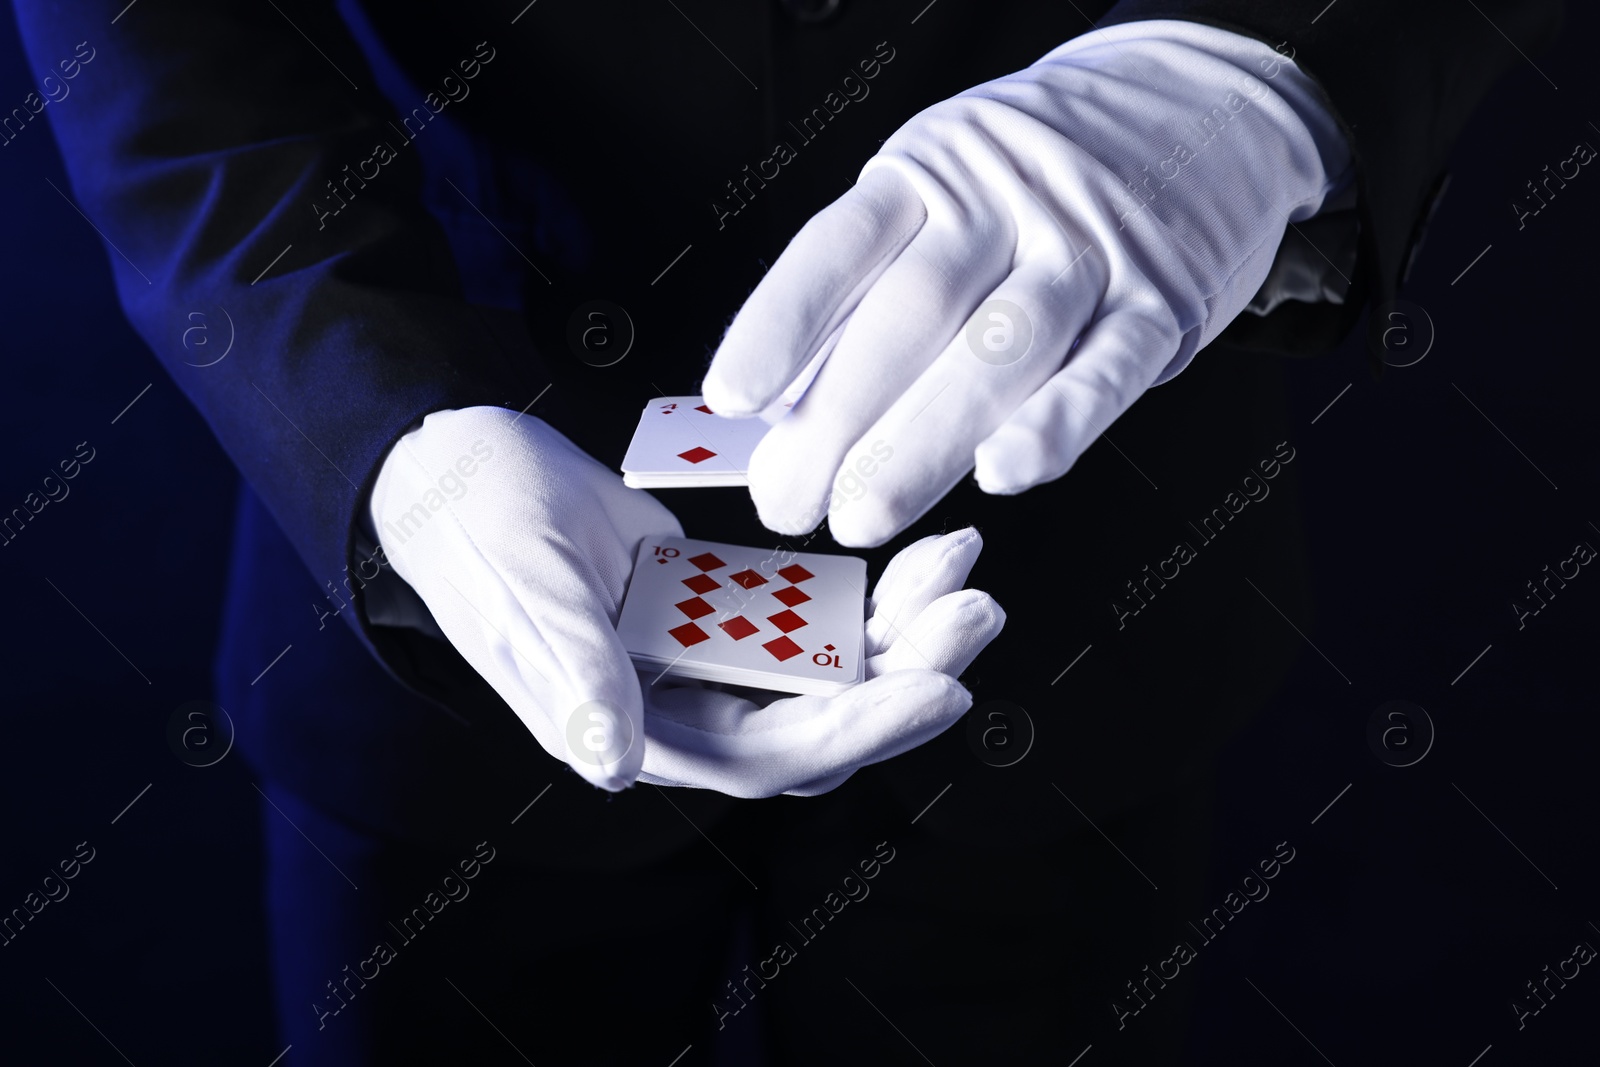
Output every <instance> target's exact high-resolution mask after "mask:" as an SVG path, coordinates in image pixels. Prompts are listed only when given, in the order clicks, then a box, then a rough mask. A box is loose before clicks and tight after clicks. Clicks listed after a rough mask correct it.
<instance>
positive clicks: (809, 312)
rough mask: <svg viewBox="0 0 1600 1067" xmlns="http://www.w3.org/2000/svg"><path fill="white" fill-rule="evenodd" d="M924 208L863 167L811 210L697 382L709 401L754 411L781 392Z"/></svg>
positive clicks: (723, 410)
mask: <svg viewBox="0 0 1600 1067" xmlns="http://www.w3.org/2000/svg"><path fill="white" fill-rule="evenodd" d="M926 218H927V212H926V210H925V209H924V208H923V205H922V201H921V200H920V199H919V198H918V197H917V195H916V193H915V192H914V191H913V190H912V188H911V185H910V183H908V182H907V181H906V180H905V179H904V178H902V177H901V176H900V175H898V174H895V173H893V172H886V173H884V174H876V173H875V174H872V175H870V176H863V178H862V179H861V180H860V181H858V182H857V183H856V184H855V185H854V186H852V187H851V188H850V190H849V191H848V192H846V193H845V194H844V195H843V196H841V197H840V198H839V199H838V200H835V201H834V202H833V203H832V204H830V205H829V206H828V207H826V208H824V209H823V210H822V211H820V212H818V213H817V214H816V215H814V216H813V217H812V218H811V220H810V221H809V222H807V223H806V224H805V225H804V226H803V227H801V229H800V232H799V233H797V234H796V235H795V237H794V240H792V241H790V242H789V246H788V247H787V248H786V249H784V251H783V254H782V255H781V256H779V257H778V260H777V262H776V263H774V264H773V265H772V269H771V270H770V271H768V272H767V275H766V277H764V278H762V279H761V283H760V284H759V285H757V286H756V288H755V291H754V292H752V293H751V294H750V297H749V299H748V300H746V301H745V304H744V306H743V307H742V308H740V309H739V313H738V315H737V316H735V317H734V320H733V323H732V324H731V325H730V326H729V327H728V332H727V334H726V335H725V336H724V337H723V339H722V344H721V345H719V346H718V347H717V353H716V356H715V357H714V358H713V359H712V361H711V367H710V369H709V370H708V371H707V372H706V377H705V381H704V383H703V384H702V385H701V387H700V388H701V392H702V394H703V395H704V396H705V400H706V404H707V406H709V407H710V408H711V409H712V410H713V411H716V412H718V413H719V414H724V415H732V416H748V415H754V414H755V413H756V412H758V411H760V410H761V409H762V408H764V407H766V406H767V405H768V404H770V403H772V402H773V401H774V400H776V399H777V398H778V396H779V395H780V394H781V393H782V392H783V390H784V387H785V386H787V385H788V384H789V383H790V382H791V381H793V380H794V378H795V377H796V376H797V375H798V374H799V373H800V371H801V370H802V369H803V368H804V367H805V366H806V364H807V363H808V362H809V361H810V360H811V358H812V356H814V355H815V354H816V353H817V350H818V349H819V348H820V347H821V346H822V344H823V342H824V340H826V338H827V337H828V335H829V334H830V333H832V332H833V331H834V330H835V329H836V328H837V327H838V326H839V324H840V323H842V322H843V321H844V320H845V318H846V317H847V316H848V315H849V314H850V312H851V310H852V309H853V308H854V307H855V306H856V303H857V302H858V301H859V300H860V299H861V296H862V294H863V293H865V292H866V291H867V290H868V289H869V288H870V287H871V286H872V284H873V282H874V281H876V280H877V278H878V276H879V275H880V274H881V273H882V272H883V270H884V269H885V268H886V267H888V265H889V264H890V262H892V261H893V259H894V257H895V255H896V254H897V253H899V252H900V250H901V249H903V248H904V247H905V246H906V245H907V244H908V243H909V242H910V241H911V239H912V238H913V237H914V236H916V233H917V230H918V229H919V228H920V227H921V226H922V223H923V221H924V220H925V219H926Z"/></svg>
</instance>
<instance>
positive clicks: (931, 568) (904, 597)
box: [865, 526, 983, 661]
mask: <svg viewBox="0 0 1600 1067" xmlns="http://www.w3.org/2000/svg"><path fill="white" fill-rule="evenodd" d="M982 551H983V535H981V534H980V533H978V531H977V530H975V529H973V528H972V527H971V526H968V527H965V528H964V529H960V530H955V531H953V532H951V533H946V534H929V535H928V536H927V537H924V538H922V539H921V540H919V541H914V542H912V543H911V544H909V545H907V546H906V547H905V548H902V549H901V550H900V551H899V552H896V553H895V554H894V557H893V558H892V559H890V560H889V564H888V566H886V567H884V569H883V574H882V576H881V577H879V579H878V584H877V585H875V586H873V588H872V596H871V597H870V598H869V599H868V601H867V626H866V647H865V654H866V656H867V658H868V660H869V661H870V659H871V658H872V657H873V656H876V655H877V654H878V653H880V652H882V651H883V650H884V649H886V648H888V647H889V645H890V643H891V642H892V641H893V640H894V635H895V632H896V631H895V628H896V627H904V626H908V625H910V624H911V621H912V620H913V619H915V618H916V617H917V615H918V614H920V613H921V612H922V610H923V609H924V608H926V607H927V606H928V605H929V604H931V603H933V602H934V601H935V600H937V599H939V598H940V597H942V596H944V595H945V594H946V593H953V592H955V591H956V590H957V589H960V588H961V587H962V586H964V585H966V584H967V575H968V574H970V573H971V572H972V565H973V564H974V563H976V562H977V561H978V554H979V553H980V552H982Z"/></svg>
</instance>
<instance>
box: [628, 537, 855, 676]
mask: <svg viewBox="0 0 1600 1067" xmlns="http://www.w3.org/2000/svg"><path fill="white" fill-rule="evenodd" d="M866 580H867V564H866V561H865V560H861V559H857V558H855V557H853V556H825V555H820V554H818V553H814V552H791V551H787V550H778V549H770V548H767V549H763V548H746V547H742V546H739V545H727V544H720V543H718V542H714V541H695V540H691V539H689V538H682V537H664V538H654V539H651V538H647V539H646V540H645V541H643V542H642V543H641V544H640V546H639V552H638V555H637V557H636V558H635V560H634V568H633V577H632V579H631V580H630V582H629V583H628V593H627V597H626V599H625V600H624V601H623V604H622V617H621V619H620V620H619V622H618V624H617V633H618V635H619V636H620V637H621V638H622V645H623V647H624V648H626V649H627V650H628V654H629V655H630V656H631V657H632V658H633V661H634V663H635V664H637V665H638V666H640V667H641V668H645V669H652V670H660V671H663V672H665V673H668V674H674V675H678V676H681V677H685V678H698V679H701V680H703V681H713V682H731V683H735V684H738V685H748V686H754V687H756V688H759V689H772V690H776V691H778V692H783V693H811V694H820V695H828V694H832V693H837V692H840V691H841V690H843V689H845V688H847V687H849V686H850V685H853V684H855V683H856V682H859V681H861V680H862V678H863V677H864V676H865V663H864V660H863V657H862V629H863V625H864V612H865V605H866Z"/></svg>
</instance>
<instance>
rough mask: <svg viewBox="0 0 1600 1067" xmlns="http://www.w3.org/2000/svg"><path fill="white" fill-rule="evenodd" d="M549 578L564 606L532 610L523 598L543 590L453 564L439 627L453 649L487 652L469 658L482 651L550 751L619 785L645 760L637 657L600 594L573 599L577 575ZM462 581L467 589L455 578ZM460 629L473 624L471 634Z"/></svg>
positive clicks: (486, 669) (599, 782)
mask: <svg viewBox="0 0 1600 1067" xmlns="http://www.w3.org/2000/svg"><path fill="white" fill-rule="evenodd" d="M551 577H552V578H553V579H554V582H553V584H554V585H555V586H556V587H557V589H558V590H559V592H556V593H555V596H557V597H560V598H561V599H563V600H567V601H569V602H568V603H567V604H566V605H565V606H566V608H567V609H568V610H564V611H559V612H550V611H538V610H537V609H536V610H534V611H530V610H529V608H528V606H526V605H525V603H524V597H528V598H529V599H537V596H538V595H541V594H532V595H531V596H530V593H529V592H528V591H518V590H515V589H513V588H512V586H511V585H510V584H508V583H507V582H506V580H505V579H504V578H503V577H502V576H501V575H500V574H499V573H498V571H497V570H496V569H495V568H493V567H492V566H490V565H488V564H487V562H485V563H484V564H483V565H482V566H478V567H472V568H471V569H470V570H466V569H462V570H458V571H456V580H452V579H451V578H449V577H446V576H444V575H442V574H441V575H440V578H441V579H442V580H443V581H444V582H445V584H446V585H447V586H448V587H449V592H447V593H444V594H443V595H444V596H446V597H451V598H453V599H454V601H455V608H456V610H447V611H445V612H443V613H442V614H444V615H445V616H448V618H449V620H450V623H449V624H448V625H447V624H446V622H445V620H444V619H443V618H441V619H440V624H441V628H442V629H443V630H444V632H445V636H446V637H449V638H450V641H451V643H452V644H453V645H455V647H456V648H457V649H469V648H477V649H482V650H483V660H484V661H483V662H481V663H480V662H473V661H474V660H476V659H477V658H478V657H476V656H474V657H469V662H472V665H473V667H474V668H475V669H477V671H478V672H479V673H480V674H481V675H483V677H484V679H485V680H486V681H488V682H489V684H490V685H491V686H493V687H494V690H495V692H497V693H499V694H500V696H501V697H502V698H504V699H505V701H506V703H507V704H509V705H510V706H511V709H512V710H513V711H514V712H516V714H517V717H518V718H519V719H521V720H522V722H523V724H524V725H525V726H527V727H528V730H529V732H531V733H532V734H533V735H534V739H535V740H536V741H537V742H538V743H539V745H540V746H541V747H542V748H544V750H545V751H546V752H549V753H550V754H551V755H554V756H556V757H558V758H560V759H563V760H565V761H566V762H567V764H568V765H569V766H571V767H572V769H573V770H575V771H577V772H578V773H579V774H580V775H582V776H583V777H584V779H586V780H587V781H589V782H590V783H592V784H593V785H596V786H599V787H600V788H602V789H605V790H608V791H611V792H616V791H617V790H619V789H623V788H625V787H626V786H628V785H629V784H630V783H631V782H632V781H633V779H634V778H635V777H636V776H637V775H638V773H639V768H640V766H641V765H642V763H643V759H644V752H643V749H644V722H643V714H644V709H643V703H642V701H641V699H640V693H639V683H638V679H637V677H636V676H635V674H634V667H633V662H632V660H631V659H630V658H629V657H628V654H627V651H626V650H625V649H624V648H623V647H622V642H621V641H620V640H619V639H618V637H617V633H616V630H615V629H614V628H613V624H612V621H611V620H610V618H609V617H608V614H607V610H606V605H605V604H603V603H602V602H601V599H600V598H599V597H595V596H593V595H592V594H591V595H589V596H588V598H587V599H588V600H589V601H590V602H589V603H588V604H582V603H574V602H571V601H573V599H574V597H573V594H574V593H576V598H577V599H579V600H581V599H582V598H584V596H585V594H584V591H583V590H582V589H581V588H578V586H579V583H581V581H582V577H581V575H578V574H571V575H565V574H553V575H551ZM461 580H465V582H466V585H467V588H462V587H461V586H460V585H458V584H457V583H458V581H461ZM562 587H565V588H562ZM428 602H429V604H430V606H431V605H432V604H433V603H434V600H431V599H430V600H429V601H428ZM434 614H435V617H436V618H438V617H439V616H440V615H441V612H440V611H439V610H438V609H437V608H436V609H435V611H434ZM535 617H537V618H538V619H539V621H538V622H535ZM462 627H473V628H475V629H476V631H477V633H476V635H475V639H474V638H472V637H468V636H467V635H465V634H462V633H461V632H460V630H461V628H462Z"/></svg>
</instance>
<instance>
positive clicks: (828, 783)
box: [783, 770, 856, 797]
mask: <svg viewBox="0 0 1600 1067" xmlns="http://www.w3.org/2000/svg"><path fill="white" fill-rule="evenodd" d="M855 773H856V772H855V771H854V770H849V771H841V772H839V773H838V774H830V775H827V776H826V777H823V778H818V779H816V780H815V781H811V782H806V783H805V784H804V785H797V786H795V787H794V788H793V789H785V790H784V791H783V792H784V795H785V796H791V797H820V796H821V795H822V794H824V793H831V792H833V791H834V790H835V789H838V788H839V787H840V786H841V785H844V784H845V783H846V782H848V781H849V780H850V776H851V775H853V774H855Z"/></svg>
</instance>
